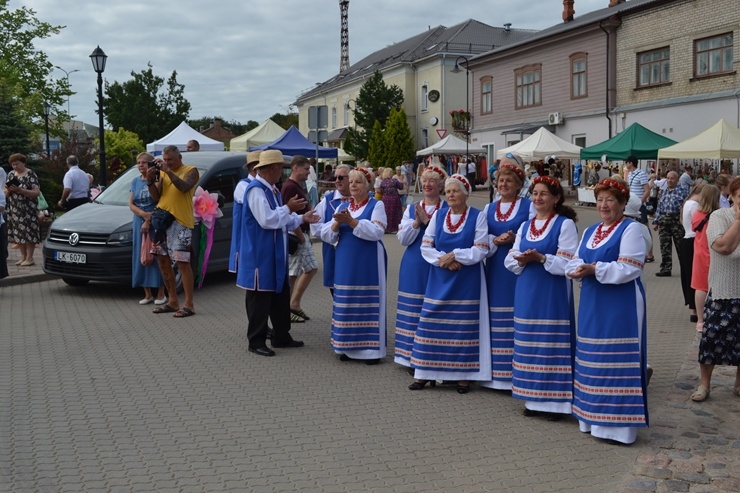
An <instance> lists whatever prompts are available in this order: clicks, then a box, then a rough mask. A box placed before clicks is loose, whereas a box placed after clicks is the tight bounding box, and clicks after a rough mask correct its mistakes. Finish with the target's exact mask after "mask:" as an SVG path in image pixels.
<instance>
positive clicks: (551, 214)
mask: <svg viewBox="0 0 740 493" xmlns="http://www.w3.org/2000/svg"><path fill="white" fill-rule="evenodd" d="M530 192H531V198H532V204H534V208H535V210H536V211H537V215H536V216H535V217H534V218H532V219H530V220H529V221H527V222H525V223H524V224H522V225H521V226H520V227H519V231H518V232H517V235H516V240H515V241H514V246H512V247H511V250H509V253H508V254H507V255H506V259H505V260H504V265H505V266H506V268H507V269H509V270H510V271H511V272H513V273H514V274H517V275H518V276H519V278H518V279H517V281H516V289H515V292H514V355H513V358H512V383H511V395H512V396H514V397H516V398H517V399H522V400H524V401H525V403H524V405H525V409H524V415H525V416H537V415H540V414H541V413H551V414H550V415H549V417H550V419H559V418H562V415H564V414H565V415H567V414H571V404H572V401H573V350H574V339H575V321H574V314H573V282H572V281H571V280H570V279H568V278H566V277H565V266H566V265H567V263H568V262H569V261H570V260H572V258H573V254H574V253H575V251H576V247H577V246H578V231H577V229H576V225H575V222H574V220H575V218H576V213H575V211H574V210H573V209H571V208H570V207H567V206H565V205H563V201H564V197H563V188H562V186H561V185H560V182H559V181H558V180H556V179H554V178H551V177H549V176H538V177H537V178H535V179H534V180H532V185H531V186H530Z"/></svg>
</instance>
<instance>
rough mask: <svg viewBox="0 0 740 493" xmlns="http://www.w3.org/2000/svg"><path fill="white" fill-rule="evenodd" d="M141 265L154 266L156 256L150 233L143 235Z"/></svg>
mask: <svg viewBox="0 0 740 493" xmlns="http://www.w3.org/2000/svg"><path fill="white" fill-rule="evenodd" d="M140 255H141V257H140V259H139V261H140V262H141V265H144V266H146V265H152V263H154V254H153V253H152V238H151V236H150V235H149V233H141V254H140Z"/></svg>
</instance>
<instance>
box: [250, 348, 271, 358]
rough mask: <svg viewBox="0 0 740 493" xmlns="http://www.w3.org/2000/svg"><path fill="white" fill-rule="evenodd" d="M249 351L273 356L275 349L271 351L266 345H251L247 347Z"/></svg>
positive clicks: (259, 354)
mask: <svg viewBox="0 0 740 493" xmlns="http://www.w3.org/2000/svg"><path fill="white" fill-rule="evenodd" d="M249 352H250V353H254V354H256V355H258V356H275V351H273V350H272V349H270V348H269V347H267V346H263V347H257V348H253V347H251V348H249Z"/></svg>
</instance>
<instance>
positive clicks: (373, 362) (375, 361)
mask: <svg viewBox="0 0 740 493" xmlns="http://www.w3.org/2000/svg"><path fill="white" fill-rule="evenodd" d="M378 363H380V360H379V359H367V360H365V364H366V365H367V366H373V365H377V364H378Z"/></svg>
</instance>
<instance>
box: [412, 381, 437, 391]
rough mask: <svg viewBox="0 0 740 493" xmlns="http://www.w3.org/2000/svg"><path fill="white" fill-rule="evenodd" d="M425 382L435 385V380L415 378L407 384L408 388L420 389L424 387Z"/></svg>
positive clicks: (431, 385)
mask: <svg viewBox="0 0 740 493" xmlns="http://www.w3.org/2000/svg"><path fill="white" fill-rule="evenodd" d="M427 384H429V386H430V387H436V386H437V382H435V381H434V380H417V381H415V382H414V383H412V384H411V385H409V390H421V389H423V388H424V387H426V385H427Z"/></svg>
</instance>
